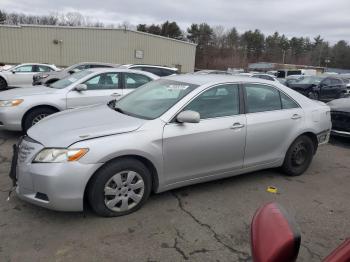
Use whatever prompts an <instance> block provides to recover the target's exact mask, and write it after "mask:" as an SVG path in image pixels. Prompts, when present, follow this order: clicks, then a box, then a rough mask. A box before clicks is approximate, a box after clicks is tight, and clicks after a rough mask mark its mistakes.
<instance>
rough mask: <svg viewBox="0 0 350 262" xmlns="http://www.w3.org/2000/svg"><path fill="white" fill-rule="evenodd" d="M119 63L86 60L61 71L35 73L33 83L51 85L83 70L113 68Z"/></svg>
mask: <svg viewBox="0 0 350 262" xmlns="http://www.w3.org/2000/svg"><path fill="white" fill-rule="evenodd" d="M119 66H120V65H118V64H109V63H99V62H84V63H79V64H75V65H72V66H70V67H67V68H65V69H63V70H60V71H54V72H43V73H39V74H35V75H34V76H33V85H34V86H35V85H50V84H52V83H54V82H56V81H57V80H60V79H62V78H64V77H66V76H68V75H71V74H74V73H77V72H79V71H82V70H86V69H91V68H101V67H102V68H103V67H106V68H112V67H119Z"/></svg>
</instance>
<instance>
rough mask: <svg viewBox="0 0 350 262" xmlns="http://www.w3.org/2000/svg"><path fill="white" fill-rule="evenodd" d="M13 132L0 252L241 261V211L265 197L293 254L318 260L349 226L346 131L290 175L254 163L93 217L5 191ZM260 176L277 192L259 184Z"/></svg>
mask: <svg viewBox="0 0 350 262" xmlns="http://www.w3.org/2000/svg"><path fill="white" fill-rule="evenodd" d="M19 135H20V134H19V133H11V132H1V131H0V237H1V238H0V261H71V260H74V261H184V260H187V261H250V260H251V258H250V246H249V232H250V230H249V227H250V221H251V218H252V216H253V214H254V212H255V210H256V209H257V208H258V207H259V206H260V205H262V204H263V203H265V202H267V201H278V202H280V203H281V204H282V205H284V206H285V207H286V209H287V210H288V211H289V213H290V214H292V215H294V216H295V218H296V220H297V222H298V224H299V226H300V229H301V232H302V247H301V251H300V256H299V260H298V261H320V259H321V258H322V257H325V256H326V255H327V254H328V253H329V252H330V251H331V250H332V249H333V248H335V247H336V246H337V245H339V244H340V243H341V242H342V241H343V240H344V239H345V238H346V237H349V236H350V225H349V223H350V220H349V217H350V204H349V199H350V190H349V189H350V172H349V170H350V161H349V159H350V139H349V140H346V139H342V140H338V139H337V140H333V141H332V142H331V144H329V145H325V146H322V147H321V148H320V149H319V151H318V154H317V156H316V157H315V159H314V161H313V164H312V166H311V168H310V169H309V170H308V171H307V173H305V174H304V175H302V176H300V177H295V178H290V177H285V176H283V175H281V174H280V173H278V171H277V170H266V171H262V172H255V173H251V174H246V175H241V176H237V177H233V178H229V179H224V180H220V181H215V182H211V183H205V184H200V185H195V186H190V187H186V188H181V189H177V190H173V191H171V192H166V193H162V194H159V195H153V196H151V198H150V200H149V201H148V203H147V204H146V205H145V206H144V207H143V208H142V209H141V210H139V211H138V212H136V213H134V214H131V215H128V216H124V217H119V218H99V217H96V216H95V215H94V214H92V213H91V212H89V211H88V212H87V213H86V215H85V217H84V215H83V214H82V213H59V212H54V211H50V210H46V209H43V208H39V207H36V206H33V205H31V204H28V203H25V202H23V201H20V200H19V199H17V198H16V197H15V196H13V197H12V198H11V200H10V201H8V202H7V201H6V198H7V190H8V189H9V188H10V186H11V182H10V179H9V178H8V171H9V168H10V160H11V151H12V150H11V146H12V144H13V143H15V142H16V141H17V139H18V137H19ZM269 185H272V186H276V187H277V188H278V190H279V193H278V194H271V193H268V192H266V188H267V186H269Z"/></svg>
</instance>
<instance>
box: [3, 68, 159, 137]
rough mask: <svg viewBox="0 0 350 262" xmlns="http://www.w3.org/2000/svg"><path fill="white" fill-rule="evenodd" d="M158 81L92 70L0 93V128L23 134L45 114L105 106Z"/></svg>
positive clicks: (135, 74)
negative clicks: (97, 105) (40, 84)
mask: <svg viewBox="0 0 350 262" xmlns="http://www.w3.org/2000/svg"><path fill="white" fill-rule="evenodd" d="M158 78H159V77H158V76H156V75H153V74H151V73H148V72H141V71H137V70H129V69H120V68H114V69H107V68H94V69H88V70H83V71H80V72H78V73H75V74H72V75H69V76H67V77H65V78H63V79H61V80H58V81H56V82H55V83H52V84H51V85H50V86H35V87H29V88H18V89H16V90H8V91H3V92H1V93H0V129H6V130H15V131H16V130H17V131H20V130H24V131H27V130H28V129H29V128H30V127H31V126H33V125H35V124H36V123H38V122H39V121H40V120H41V119H43V118H45V117H47V116H48V115H51V114H53V113H56V112H58V111H62V110H66V109H71V108H77V107H82V106H89V105H93V104H101V103H102V104H107V103H108V102H110V101H111V100H115V99H119V98H120V97H122V96H123V95H126V94H128V93H129V92H131V91H133V90H135V89H136V88H138V87H139V86H142V85H144V84H146V83H148V82H150V81H153V80H155V79H158ZM91 117H92V116H91ZM102 117H103V116H102Z"/></svg>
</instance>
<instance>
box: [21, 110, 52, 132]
mask: <svg viewBox="0 0 350 262" xmlns="http://www.w3.org/2000/svg"><path fill="white" fill-rule="evenodd" d="M56 112H57V110H54V109H52V108H48V107H43V108H36V109H33V110H32V111H29V112H28V113H27V115H26V116H25V118H24V121H23V131H24V132H26V133H27V131H28V129H29V128H31V127H32V126H34V125H36V124H37V123H38V122H39V121H40V120H42V119H44V118H45V117H47V116H49V115H51V114H54V113H56Z"/></svg>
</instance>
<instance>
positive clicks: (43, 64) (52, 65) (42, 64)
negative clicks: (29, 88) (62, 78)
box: [15, 63, 56, 67]
mask: <svg viewBox="0 0 350 262" xmlns="http://www.w3.org/2000/svg"><path fill="white" fill-rule="evenodd" d="M24 65H40V66H51V67H56V66H55V65H54V64H45V63H22V64H18V65H15V66H24Z"/></svg>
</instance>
